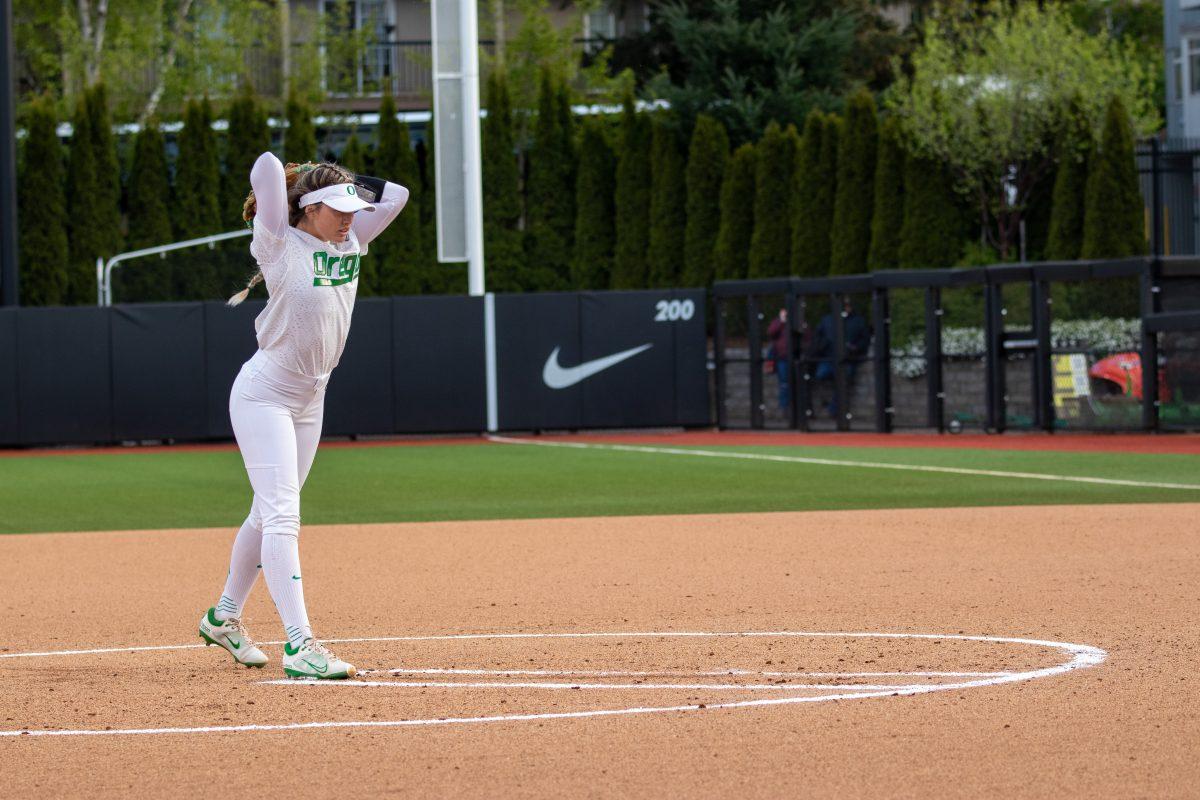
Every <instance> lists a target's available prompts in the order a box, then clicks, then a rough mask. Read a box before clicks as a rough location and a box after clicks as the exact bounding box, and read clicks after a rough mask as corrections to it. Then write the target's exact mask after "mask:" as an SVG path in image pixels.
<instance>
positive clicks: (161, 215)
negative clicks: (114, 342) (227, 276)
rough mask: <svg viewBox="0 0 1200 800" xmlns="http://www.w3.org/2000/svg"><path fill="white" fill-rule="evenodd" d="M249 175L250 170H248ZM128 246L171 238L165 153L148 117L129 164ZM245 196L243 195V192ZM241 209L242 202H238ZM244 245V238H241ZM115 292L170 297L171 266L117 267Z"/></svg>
mask: <svg viewBox="0 0 1200 800" xmlns="http://www.w3.org/2000/svg"><path fill="white" fill-rule="evenodd" d="M247 175H249V170H247ZM127 195H128V199H129V202H128V207H129V242H128V244H129V248H130V249H132V250H140V249H141V248H143V247H155V246H157V245H162V244H168V243H169V242H170V241H171V215H170V213H169V211H168V210H169V209H170V207H171V184H170V182H169V180H168V177H167V153H166V147H165V145H164V144H163V136H162V132H161V131H160V130H159V127H158V123H157V122H156V121H154V120H148V121H147V122H146V124H145V125H143V126H142V129H141V130H140V131H138V134H137V138H136V139H135V140H134V144H133V161H132V163H131V164H130V166H129V188H128V192H127ZM243 199H244V195H243ZM238 210H239V212H240V210H241V206H240V205H239V206H238ZM241 245H242V247H243V248H244V247H245V242H244V241H242V242H241ZM115 275H116V276H117V277H116V278H115V279H114V283H116V282H117V281H120V284H119V286H115V287H114V294H117V295H118V296H119V298H120V299H122V300H128V301H133V302H153V301H163V300H170V299H172V297H173V288H172V278H171V275H172V273H171V270H170V269H169V268H168V267H167V264H166V263H160V262H159V260H158V259H152V260H149V261H146V262H145V263H138V262H134V263H132V264H127V265H126V266H125V267H124V268H123V269H120V270H117V271H116V273H115Z"/></svg>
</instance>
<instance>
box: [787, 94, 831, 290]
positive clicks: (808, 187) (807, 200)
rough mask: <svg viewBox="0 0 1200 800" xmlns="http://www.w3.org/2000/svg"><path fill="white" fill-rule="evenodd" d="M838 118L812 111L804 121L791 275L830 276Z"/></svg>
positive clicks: (797, 180) (797, 168)
mask: <svg viewBox="0 0 1200 800" xmlns="http://www.w3.org/2000/svg"><path fill="white" fill-rule="evenodd" d="M839 130H840V124H839V122H838V119H837V118H836V117H833V116H829V115H826V114H823V113H821V112H820V111H813V112H811V113H810V114H809V115H808V118H807V119H806V120H805V121H804V136H803V138H802V139H801V145H800V156H799V158H798V159H797V165H796V180H795V184H794V187H795V188H794V192H795V196H796V203H795V207H794V208H793V210H792V213H793V222H792V260H791V266H792V274H793V275H800V276H804V277H821V276H823V275H828V274H829V259H830V245H831V238H830V235H831V234H830V228H832V227H833V212H834V197H835V193H836V190H837V153H838V133H839Z"/></svg>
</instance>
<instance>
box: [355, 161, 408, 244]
mask: <svg viewBox="0 0 1200 800" xmlns="http://www.w3.org/2000/svg"><path fill="white" fill-rule="evenodd" d="M354 184H355V185H356V186H357V187H358V188H359V190H360V192H361V193H362V196H363V198H364V199H366V200H367V201H368V202H371V203H374V205H375V213H373V214H355V215H354V222H353V223H352V224H351V226H350V228H351V230H353V231H354V235H355V236H356V237H357V238H358V243H359V244H361V245H365V244H367V243H368V242H370V241H371V240H372V239H374V238H375V237H376V236H378V235H379V234H381V233H383V231H384V229H385V228H386V227H387V226H388V225H391V224H392V221H393V220H395V219H396V217H397V216H398V215H399V214H400V211H401V210H402V209H403V208H404V206H405V204H406V203H408V194H409V193H408V189H406V188H405V187H403V186H401V185H400V184H398V183H392V182H391V181H385V180H383V179H382V178H372V177H370V176H369V175H355V176H354Z"/></svg>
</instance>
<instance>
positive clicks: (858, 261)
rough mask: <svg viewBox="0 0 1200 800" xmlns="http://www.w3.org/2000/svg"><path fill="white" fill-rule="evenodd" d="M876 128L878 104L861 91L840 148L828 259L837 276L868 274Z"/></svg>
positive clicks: (848, 113) (853, 101)
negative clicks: (876, 107)
mask: <svg viewBox="0 0 1200 800" xmlns="http://www.w3.org/2000/svg"><path fill="white" fill-rule="evenodd" d="M877 128H878V124H877V122H876V119H875V101H874V100H873V99H871V93H870V92H868V91H867V90H865V89H862V90H860V91H858V92H856V93H855V94H854V95H853V96H852V97H851V98H850V101H849V102H848V103H847V104H846V121H845V126H844V131H845V136H843V137H842V141H841V146H840V147H839V148H838V159H837V190H836V195H835V198H834V205H833V231H832V233H831V236H830V260H829V271H830V272H831V273H833V274H836V275H856V274H858V273H861V272H866V271H867V251H868V250H869V249H870V246H871V213H872V207H873V206H874V200H875V158H876V156H875V150H876V143H877V142H876V139H877V136H878V130H877Z"/></svg>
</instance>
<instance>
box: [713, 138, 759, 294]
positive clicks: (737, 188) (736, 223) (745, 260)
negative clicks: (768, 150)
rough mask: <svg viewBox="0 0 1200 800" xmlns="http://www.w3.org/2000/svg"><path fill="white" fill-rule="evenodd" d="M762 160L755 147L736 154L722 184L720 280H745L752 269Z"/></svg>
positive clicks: (718, 250)
mask: <svg viewBox="0 0 1200 800" xmlns="http://www.w3.org/2000/svg"><path fill="white" fill-rule="evenodd" d="M757 172H758V158H757V156H756V153H755V150H754V145H752V144H750V143H746V144H744V145H742V146H741V147H739V148H738V149H737V150H734V151H733V157H732V158H731V159H730V160H729V168H728V169H727V170H725V178H724V180H723V181H722V182H721V227H720V229H719V230H718V231H717V244H716V250H715V252H714V253H713V260H714V261H715V262H716V273H717V274H716V277H717V280H725V281H732V280H744V279H745V277H746V273H747V272H748V271H749V269H750V240H751V238H752V237H753V236H754V182H755V180H756V175H757Z"/></svg>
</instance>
